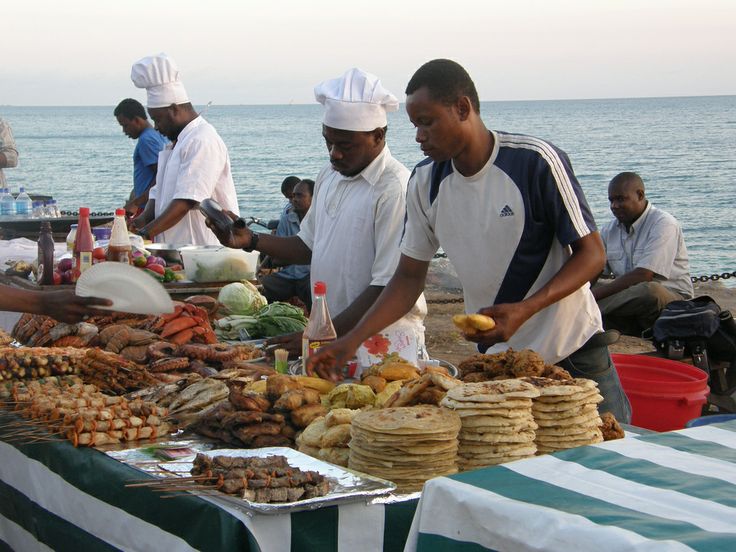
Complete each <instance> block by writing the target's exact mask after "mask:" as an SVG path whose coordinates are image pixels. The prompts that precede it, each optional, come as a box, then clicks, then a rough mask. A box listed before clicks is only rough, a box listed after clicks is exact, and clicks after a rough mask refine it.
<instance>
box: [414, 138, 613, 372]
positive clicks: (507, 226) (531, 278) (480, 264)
mask: <svg viewBox="0 0 736 552" xmlns="http://www.w3.org/2000/svg"><path fill="white" fill-rule="evenodd" d="M492 134H493V137H494V146H493V151H492V153H491V157H490V159H489V160H488V162H487V163H486V165H485V166H484V167H483V168H482V169H481V170H480V171H479V172H478V173H477V174H475V175H472V176H469V177H465V176H463V175H461V174H460V173H459V172H458V171H457V170H456V169H455V166H454V164H453V163H452V161H445V162H434V161H432V160H431V159H426V160H425V161H424V162H422V163H420V164H419V165H418V166H417V167H416V168H415V170H414V174H413V176H412V178H411V179H410V181H409V191H408V195H407V223H406V230H405V233H404V237H403V240H402V243H401V252H402V253H403V254H405V255H407V256H409V257H412V258H415V259H418V260H422V261H429V260H430V259H432V256H433V255H434V253H435V252H436V251H437V249H438V248H439V247H440V246H441V247H442V249H443V250H444V251H445V253H446V254H447V257H448V259H449V260H450V262H451V263H452V265H453V267H454V268H455V271H456V272H457V275H458V277H459V278H460V281H461V283H462V286H463V294H464V298H465V309H466V311H467V312H476V311H478V310H479V309H481V308H483V307H488V306H491V305H496V304H501V303H514V302H519V301H522V300H523V299H525V298H526V297H529V296H530V295H533V294H534V293H535V292H536V291H538V290H539V289H540V288H541V287H543V286H544V285H546V284H547V282H549V280H550V279H551V278H552V277H553V276H555V275H556V274H557V272H558V271H559V270H560V268H562V266H563V265H564V264H565V262H567V260H568V259H569V258H570V255H571V254H572V250H571V247H570V244H572V243H573V242H575V241H577V240H578V239H580V238H582V237H583V236H586V235H587V234H589V233H591V232H593V231H595V223H594V221H593V216H592V214H591V212H590V209H589V208H588V204H587V202H586V201H585V197H584V196H583V193H582V190H581V188H580V185H579V184H578V182H577V180H576V179H575V175H574V173H573V171H572V167H571V165H570V161H569V159H568V158H567V155H565V153H564V152H562V151H561V150H559V149H557V148H555V147H554V146H553V145H552V144H549V143H547V142H544V141H542V140H539V139H537V138H533V137H531V136H524V135H518V134H507V133H502V132H493V133H492ZM601 330H602V325H601V317H600V311H599V309H598V306H597V305H596V302H595V299H594V298H593V294H592V293H591V292H590V286H589V284H587V283H585V284H584V285H583V286H582V287H581V288H580V289H578V290H576V291H574V292H573V293H571V294H570V295H568V296H567V297H565V298H563V299H561V300H560V301H558V302H556V303H554V304H552V305H550V306H548V307H547V308H545V309H542V310H541V311H539V312H538V313H536V314H535V315H534V316H532V317H531V318H530V319H529V320H527V321H526V322H525V323H524V324H523V325H522V326H521V327H520V328H519V329H518V330H517V332H516V333H515V334H514V335H513V336H512V337H511V339H509V341H507V342H505V343H498V344H496V345H494V346H493V347H491V348H490V349H488V351H487V352H489V353H493V352H499V351H503V350H505V349H508V348H509V347H513V348H514V349H532V350H534V351H536V352H537V353H539V354H540V355H541V356H542V357H543V358H544V359H545V360H546V361H547V362H550V363H555V362H557V361H559V360H561V359H563V358H566V357H567V356H569V355H570V354H572V353H574V352H575V351H577V350H578V349H579V348H580V347H581V346H582V345H583V344H584V343H585V342H586V341H587V340H588V339H589V338H590V337H591V336H592V335H593V334H594V333H596V332H599V331H601Z"/></svg>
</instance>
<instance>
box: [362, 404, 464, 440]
mask: <svg viewBox="0 0 736 552" xmlns="http://www.w3.org/2000/svg"><path fill="white" fill-rule="evenodd" d="M352 425H353V426H355V427H357V428H359V429H365V430H368V431H373V432H376V433H384V434H399V435H400V434H412V433H419V434H425V435H428V434H433V433H443V432H445V433H446V432H453V431H459V430H460V417H459V416H458V415H457V414H456V413H455V412H453V411H451V410H448V409H446V408H439V407H437V406H430V405H418V406H406V407H396V408H383V409H379V410H365V411H363V412H360V413H359V414H357V415H356V416H355V417H354V418H353V421H352Z"/></svg>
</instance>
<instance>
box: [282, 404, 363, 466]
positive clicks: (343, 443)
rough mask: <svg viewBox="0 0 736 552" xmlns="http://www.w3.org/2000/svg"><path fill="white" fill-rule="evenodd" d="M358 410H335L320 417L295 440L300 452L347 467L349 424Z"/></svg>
mask: <svg viewBox="0 0 736 552" xmlns="http://www.w3.org/2000/svg"><path fill="white" fill-rule="evenodd" d="M358 412H360V410H351V409H349V408H336V409H334V410H330V412H328V413H327V416H320V417H319V418H317V419H315V420H314V421H313V422H312V423H311V424H309V425H308V426H307V427H306V428H305V429H304V431H302V432H301V433H300V434H299V436H298V437H297V438H296V445H297V449H298V450H299V451H300V452H304V453H306V454H309V455H310V456H314V457H315V458H319V459H320V460H326V461H327V462H331V463H333V464H337V465H338V466H346V467H347V465H348V457H349V456H350V449H349V448H348V444H349V443H350V422H351V420H352V419H353V417H355V415H356V414H357V413H358Z"/></svg>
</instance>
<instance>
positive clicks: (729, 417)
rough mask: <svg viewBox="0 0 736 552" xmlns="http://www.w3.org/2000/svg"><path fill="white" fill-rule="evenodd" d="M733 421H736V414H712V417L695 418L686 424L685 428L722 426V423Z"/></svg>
mask: <svg viewBox="0 0 736 552" xmlns="http://www.w3.org/2000/svg"><path fill="white" fill-rule="evenodd" d="M733 420H736V414H712V415H710V416H701V417H700V418H693V419H692V420H690V421H689V422H688V423H686V424H685V427H699V426H704V425H709V424H720V423H721V422H730V421H733Z"/></svg>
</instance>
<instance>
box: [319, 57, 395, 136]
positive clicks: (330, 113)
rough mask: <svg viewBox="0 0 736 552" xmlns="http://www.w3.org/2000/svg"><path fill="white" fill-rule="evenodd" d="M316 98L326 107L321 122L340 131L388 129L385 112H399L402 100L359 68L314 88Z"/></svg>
mask: <svg viewBox="0 0 736 552" xmlns="http://www.w3.org/2000/svg"><path fill="white" fill-rule="evenodd" d="M314 97H315V98H317V101H318V102H319V103H321V104H322V105H324V106H325V115H324V118H323V119H322V122H323V123H324V124H325V126H328V127H332V128H337V129H340V130H355V131H370V130H374V129H376V128H382V127H385V126H386V123H387V119H386V113H387V112H388V111H397V110H398V109H399V100H397V99H396V96H394V95H393V94H391V92H389V91H388V90H386V89H385V88H384V87H383V85H382V84H381V81H380V80H379V79H378V77H377V76H375V75H372V74H370V73H366V72H365V71H361V70H360V69H357V68H352V69H349V70H348V71H346V72H345V74H343V76H342V77H339V78H336V79H330V80H326V81H324V82H321V83H319V84H318V85H317V86H315V87H314Z"/></svg>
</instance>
